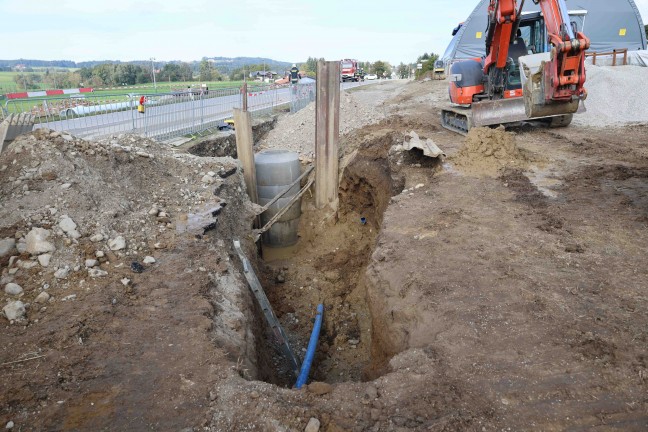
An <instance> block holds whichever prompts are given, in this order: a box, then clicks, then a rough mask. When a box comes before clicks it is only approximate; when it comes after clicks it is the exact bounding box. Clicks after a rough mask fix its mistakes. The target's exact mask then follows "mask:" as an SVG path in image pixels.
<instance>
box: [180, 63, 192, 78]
mask: <svg viewBox="0 0 648 432" xmlns="http://www.w3.org/2000/svg"><path fill="white" fill-rule="evenodd" d="M179 73H180V81H191V80H193V70H192V69H191V65H190V64H189V63H185V62H182V63H180V71H179Z"/></svg>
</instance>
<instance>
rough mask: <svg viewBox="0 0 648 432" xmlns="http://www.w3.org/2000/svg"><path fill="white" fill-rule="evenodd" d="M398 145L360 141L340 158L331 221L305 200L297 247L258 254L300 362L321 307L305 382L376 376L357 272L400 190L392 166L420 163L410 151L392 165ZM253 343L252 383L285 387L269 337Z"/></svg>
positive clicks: (390, 137) (391, 135)
mask: <svg viewBox="0 0 648 432" xmlns="http://www.w3.org/2000/svg"><path fill="white" fill-rule="evenodd" d="M401 138H402V136H401V135H400V134H399V133H397V132H393V131H391V130H384V131H383V132H382V133H378V134H373V135H371V137H370V138H368V139H367V138H363V140H362V141H361V143H360V145H359V146H358V148H357V150H355V151H354V152H353V153H351V154H348V155H346V156H345V157H343V160H342V164H341V167H342V169H341V180H340V189H339V211H338V212H337V215H333V216H328V218H327V215H326V214H324V213H322V212H321V211H318V210H317V209H315V206H314V201H313V198H312V196H310V195H309V194H306V195H305V198H304V202H303V203H302V209H303V215H302V218H301V221H300V228H299V236H300V239H299V242H298V244H297V245H296V246H294V247H292V248H290V249H281V250H278V249H270V248H264V249H263V252H262V254H261V257H260V258H259V260H258V268H259V271H260V273H261V280H262V283H263V286H264V288H265V290H266V293H267V295H268V298H269V299H270V302H271V304H272V307H273V308H274V311H275V313H276V315H277V316H278V318H279V320H280V322H281V324H282V325H283V327H284V329H285V331H286V333H287V335H288V338H289V339H290V343H291V346H292V348H293V350H294V351H295V353H296V354H297V355H298V356H299V357H300V358H303V355H304V353H305V348H306V346H307V345H308V339H309V336H310V332H311V329H312V325H313V324H312V323H313V318H314V316H315V310H316V307H317V304H319V303H323V304H324V305H325V318H324V325H323V327H322V333H321V335H320V340H319V345H318V349H317V352H316V356H315V361H314V363H313V368H312V369H311V374H310V379H311V380H316V381H326V382H329V383H335V382H343V381H364V380H368V379H373V378H375V377H376V376H377V375H379V374H380V372H381V370H382V365H383V364H384V356H383V355H382V353H381V348H380V342H379V341H378V340H377V339H375V338H372V328H373V323H372V313H371V310H370V308H369V306H368V303H367V296H366V286H365V272H366V268H367V265H368V264H369V262H370V260H371V256H372V253H373V251H374V248H375V244H376V238H377V236H378V234H379V232H380V227H381V225H382V219H383V214H384V212H385V210H386V209H387V207H388V205H389V202H390V199H391V197H392V196H394V195H397V194H399V193H400V192H401V191H402V190H403V188H404V184H405V182H404V177H403V175H401V174H400V172H401V167H400V166H399V165H401V164H402V163H403V161H404V160H405V163H408V162H409V163H415V162H417V161H423V159H425V158H423V157H422V155H419V154H417V153H415V152H413V153H410V154H407V153H406V154H405V155H402V154H401V155H400V156H402V157H401V159H400V162H398V163H397V161H396V159H395V158H394V157H393V155H392V156H390V148H392V146H393V145H394V144H396V141H397V140H398V139H401ZM257 339H258V340H259V345H258V346H257V351H258V353H259V358H258V362H257V363H258V370H259V376H258V379H261V380H264V381H268V382H272V383H275V384H278V385H285V386H292V385H293V384H294V378H293V377H292V376H291V375H290V373H289V368H288V367H287V364H286V362H285V361H284V359H283V356H282V355H281V354H280V352H279V350H278V349H277V348H276V346H275V345H274V344H273V341H272V338H271V337H269V333H268V332H266V333H265V334H264V335H263V337H259V338H257ZM374 357H375V358H377V359H378V360H379V361H380V363H376V362H374V361H373V360H372V358H374Z"/></svg>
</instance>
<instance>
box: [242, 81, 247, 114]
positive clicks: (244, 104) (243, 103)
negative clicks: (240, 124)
mask: <svg viewBox="0 0 648 432" xmlns="http://www.w3.org/2000/svg"><path fill="white" fill-rule="evenodd" d="M241 105H242V107H241V109H242V110H243V112H247V110H248V86H247V81H244V82H243V101H242V102H241Z"/></svg>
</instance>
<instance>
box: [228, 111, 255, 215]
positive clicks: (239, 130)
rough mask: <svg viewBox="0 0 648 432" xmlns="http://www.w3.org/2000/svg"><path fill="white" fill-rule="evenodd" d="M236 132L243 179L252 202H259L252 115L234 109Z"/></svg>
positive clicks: (237, 151)
mask: <svg viewBox="0 0 648 432" xmlns="http://www.w3.org/2000/svg"><path fill="white" fill-rule="evenodd" d="M234 131H235V133H236V154H237V159H238V160H240V161H241V163H242V164H243V179H244V180H245V187H246V188H247V193H248V196H249V197H250V201H252V202H253V203H255V204H256V203H258V202H259V196H258V194H257V181H256V167H255V166H254V147H253V146H254V141H253V136H252V120H251V117H250V113H249V112H247V111H242V110H240V109H238V108H234Z"/></svg>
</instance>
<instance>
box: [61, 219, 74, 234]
mask: <svg viewBox="0 0 648 432" xmlns="http://www.w3.org/2000/svg"><path fill="white" fill-rule="evenodd" d="M58 225H59V228H61V229H62V230H63V232H64V233H66V234H69V233H71V232H73V231H76V229H77V224H76V223H74V221H73V220H72V218H71V217H70V216H68V215H63V216H61V219H60V220H59V224H58Z"/></svg>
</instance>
